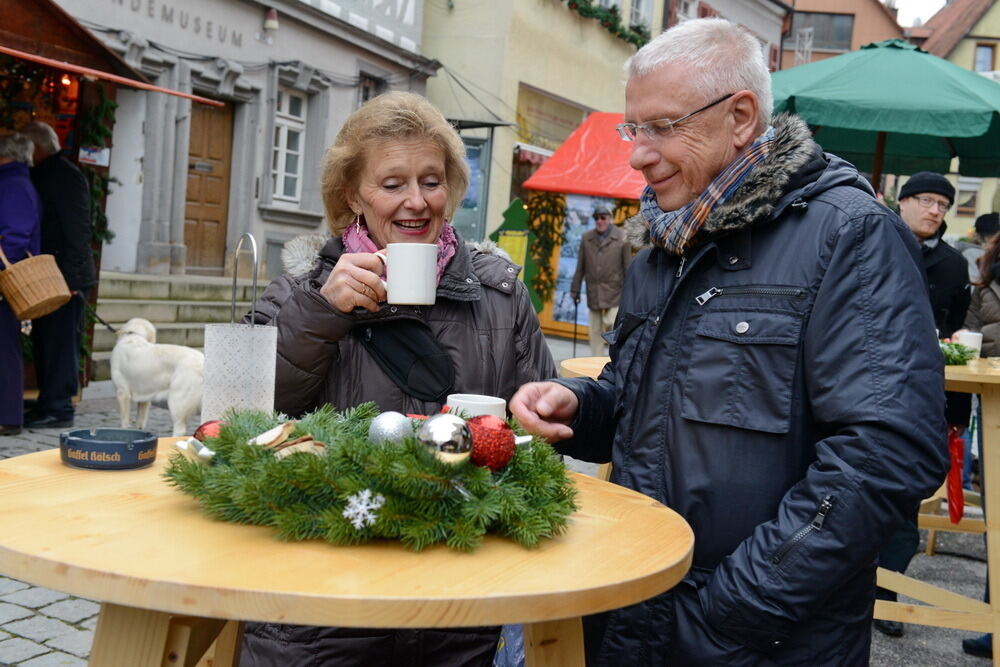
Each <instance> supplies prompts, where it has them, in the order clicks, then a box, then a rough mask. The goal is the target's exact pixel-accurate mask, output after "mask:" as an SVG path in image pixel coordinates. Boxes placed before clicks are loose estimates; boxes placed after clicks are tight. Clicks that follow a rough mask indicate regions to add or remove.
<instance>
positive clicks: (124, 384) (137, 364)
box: [111, 317, 205, 436]
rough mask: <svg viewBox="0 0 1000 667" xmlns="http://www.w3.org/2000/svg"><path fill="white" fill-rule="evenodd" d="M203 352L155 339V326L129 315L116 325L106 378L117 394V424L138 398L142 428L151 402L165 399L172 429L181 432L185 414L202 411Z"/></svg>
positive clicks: (125, 422) (127, 415)
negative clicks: (116, 335)
mask: <svg viewBox="0 0 1000 667" xmlns="http://www.w3.org/2000/svg"><path fill="white" fill-rule="evenodd" d="M204 366H205V355H203V354H202V353H201V352H199V351H198V350H192V349H191V348H189V347H184V346H183V345H160V344H157V343H156V327H154V326H153V325H152V324H151V323H150V322H149V320H144V319H143V318H141V317H133V318H132V319H131V320H129V321H128V322H126V323H125V324H124V325H122V327H121V329H119V330H118V342H117V343H115V347H114V349H113V350H112V351H111V380H112V382H114V383H115V390H116V393H117V394H118V411H119V412H120V413H121V418H122V428H128V426H129V421H130V419H129V418H130V415H131V412H132V403H133V402H135V403H138V404H139V408H138V410H137V412H136V422H137V425H138V427H139V428H141V429H144V428H146V419H147V418H148V417H149V404H150V403H164V402H165V403H166V404H167V408H168V409H169V410H170V418H171V419H172V420H173V422H174V433H173V434H174V435H175V436H178V435H185V434H186V432H187V420H188V417H190V416H192V415H195V414H197V413H199V412H200V411H201V392H202V385H203V384H204V377H203V369H204Z"/></svg>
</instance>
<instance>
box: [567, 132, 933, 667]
mask: <svg viewBox="0 0 1000 667" xmlns="http://www.w3.org/2000/svg"><path fill="white" fill-rule="evenodd" d="M775 128H776V130H777V137H776V142H775V146H774V149H773V150H772V152H771V154H770V155H769V156H768V158H767V160H766V162H765V163H764V164H762V165H761V166H759V167H758V168H757V169H755V171H754V172H753V174H752V175H751V176H750V178H749V179H748V181H747V182H745V183H744V184H743V185H742V186H741V187H740V189H739V190H738V191H737V192H736V193H734V196H733V198H732V199H731V200H730V201H729V202H727V203H726V204H725V205H723V206H722V207H720V208H717V209H716V210H715V211H713V213H712V216H711V217H710V219H709V220H708V221H707V222H706V224H705V226H704V227H703V228H702V230H701V232H700V236H699V238H698V245H697V246H696V248H695V249H694V250H692V251H690V252H689V254H688V255H687V256H685V257H683V258H679V257H677V256H674V255H670V254H667V253H666V252H664V251H663V250H661V249H658V248H651V249H646V250H643V251H642V252H641V253H640V254H639V255H638V256H637V257H636V259H635V261H633V262H632V264H631V266H630V269H629V272H628V277H627V279H626V285H625V293H624V295H623V298H622V302H621V306H620V309H619V315H618V320H617V323H616V328H615V330H614V331H613V332H612V333H611V334H609V337H611V338H612V339H613V343H612V345H611V358H612V361H611V363H610V364H609V365H608V366H607V367H606V368H605V369H604V372H603V373H602V375H601V377H600V378H599V380H597V381H594V380H590V379H586V378H580V379H566V380H560V382H562V383H563V384H565V385H566V386H568V387H570V388H571V389H573V391H574V392H575V393H576V394H577V395H578V397H579V399H580V410H579V412H578V415H577V418H576V421H575V422H574V423H573V424H572V425H571V426H572V427H573V429H574V433H575V436H574V438H573V439H571V440H567V441H564V442H561V443H558V445H557V447H558V449H559V450H560V451H562V452H565V453H567V454H570V455H572V456H574V457H577V458H581V459H584V460H590V461H599V462H604V461H608V460H611V461H612V462H613V464H614V466H613V476H612V481H613V482H616V483H618V484H622V485H624V486H627V487H629V488H632V489H635V490H637V491H640V492H642V493H644V494H646V495H648V496H650V497H652V498H655V499H657V500H659V501H662V502H663V503H665V504H666V505H668V506H669V507H671V508H673V509H675V510H676V511H677V512H679V513H680V514H681V515H682V516H683V517H684V518H685V519H686V520H687V521H688V522H689V523H690V524H691V527H692V528H693V530H694V534H695V553H694V563H693V568H692V571H691V573H690V575H689V576H688V578H687V579H686V580H685V581H684V582H682V583H681V584H680V585H679V586H678V587H677V588H675V589H674V590H673V591H672V592H669V593H666V594H664V595H661V596H659V597H657V598H654V599H652V600H649V601H647V602H645V603H641V604H639V605H635V606H633V607H628V608H625V609H620V610H616V611H613V612H610V613H608V614H604V615H600V616H598V617H592V618H590V619H588V620H587V623H586V630H587V646H588V654H589V655H588V657H589V660H588V665H595V664H596V665H611V664H618V663H620V662H621V661H622V660H627V661H628V663H629V664H630V665H631V666H632V667H646V666H649V667H652V666H654V665H655V666H657V667H659V666H660V665H665V664H669V665H687V664H697V665H715V664H737V665H759V664H802V665H858V664H865V663H867V661H868V651H869V643H870V624H871V614H872V607H873V598H874V588H875V559H876V556H877V553H878V550H879V546H880V544H881V543H882V541H883V539H885V538H886V537H887V536H889V535H890V534H892V532H893V531H894V530H895V529H896V527H897V525H898V524H899V523H900V522H901V521H902V519H903V518H904V517H907V516H912V514H913V511H914V508H915V506H916V504H917V503H918V502H919V501H920V500H921V499H923V498H925V497H927V496H929V495H930V494H931V493H932V492H933V491H934V490H935V489H936V488H937V487H938V486H939V485H940V483H941V481H942V479H943V477H944V474H945V469H946V459H947V452H946V450H945V448H944V443H945V437H944V432H945V422H944V378H943V366H942V356H941V353H940V351H939V349H938V345H937V341H936V339H935V334H934V319H933V316H932V315H931V309H930V305H929V302H928V298H927V288H926V284H925V280H924V277H923V269H922V267H921V259H920V251H919V249H918V246H917V243H916V241H915V240H914V238H913V234H912V233H911V232H910V231H909V230H908V229H907V228H906V226H905V225H904V224H903V223H902V221H901V220H900V219H899V218H898V217H897V216H896V215H895V214H894V213H892V212H891V211H889V210H888V209H886V208H885V207H883V206H882V205H881V204H879V203H878V202H877V201H876V200H875V199H874V197H873V196H872V191H871V189H870V187H869V186H868V184H867V182H866V181H865V180H864V179H863V178H862V177H861V176H860V175H859V174H858V172H857V171H856V170H855V169H854V167H852V166H851V165H850V164H848V163H846V162H844V161H843V160H841V159H839V158H837V157H835V156H832V155H828V154H823V153H822V152H821V151H820V149H819V147H818V146H816V144H815V143H814V142H813V141H812V139H811V137H810V134H809V131H808V128H807V127H806V126H805V124H804V123H802V122H801V121H799V120H798V119H795V118H789V117H783V118H779V119H776V120H775Z"/></svg>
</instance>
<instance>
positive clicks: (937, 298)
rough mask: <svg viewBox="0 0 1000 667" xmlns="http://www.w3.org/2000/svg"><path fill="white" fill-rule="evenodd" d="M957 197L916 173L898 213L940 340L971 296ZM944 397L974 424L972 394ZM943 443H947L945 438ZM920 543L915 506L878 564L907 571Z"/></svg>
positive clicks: (951, 418) (937, 178) (959, 427)
mask: <svg viewBox="0 0 1000 667" xmlns="http://www.w3.org/2000/svg"><path fill="white" fill-rule="evenodd" d="M954 201H955V187H954V186H953V185H952V184H951V183H949V182H948V179H947V178H945V177H944V176H942V175H941V174H936V173H934V172H931V171H921V172H917V173H916V174H913V175H912V176H910V178H909V179H908V180H907V181H906V182H905V183H904V184H903V187H902V188H900V190H899V216H900V217H901V218H902V219H903V222H905V223H906V226H907V227H909V228H910V231H912V232H913V235H914V236H915V237H916V239H917V242H918V243H919V244H920V251H921V255H922V257H923V262H922V266H923V268H924V273H925V274H926V276H927V288H928V291H929V296H930V303H931V310H932V311H933V313H934V325H935V326H936V327H937V329H938V335H939V336H940V337H941V338H949V337H950V336H951V335H952V333H954V332H955V331H956V330H957V329H960V328H961V327H962V324H963V322H964V321H965V314H966V311H968V309H969V301H970V299H971V296H972V292H971V288H970V287H969V269H968V263H967V262H966V261H965V258H964V257H963V256H962V254H961V253H960V252H959V251H958V250H957V249H955V248H953V247H952V246H950V245H948V244H947V243H945V241H944V240H943V239H942V236H943V235H944V233H945V230H946V229H947V228H948V226H947V225H946V224H945V222H944V216H945V214H947V213H948V211H949V209H951V205H952V204H953V203H954ZM945 397H946V406H947V407H946V408H945V419H946V421H947V422H948V425H949V427H950V428H953V429H955V430H956V432H957V434H959V435H961V433H962V432H963V431H964V430H965V427H966V426H967V425H968V424H969V415H970V413H971V402H972V397H971V395H969V394H959V393H954V392H948V393H947V394H945ZM941 447H942V448H945V447H947V443H946V442H945V441H944V439H942V442H941ZM919 544H920V532H919V530H918V529H917V509H916V508H914V509H913V512H912V513H911V515H910V516H909V517H907V519H906V521H904V522H903V524H902V525H901V526H900V528H899V530H897V531H896V532H895V533H894V534H893V535H892V537H890V538H889V540H888V541H887V542H886V543H885V545H883V547H882V550H881V551H880V552H879V561H878V562H879V565H880V566H881V567H884V568H885V569H887V570H891V571H893V572H906V568H907V567H909V564H910V560H912V559H913V554H914V553H915V552H916V550H917V547H918V546H919ZM877 598H878V599H879V600H889V601H895V600H896V593H895V592H893V591H889V590H886V589H884V588H879V589H878V593H877ZM875 629H876V630H878V631H879V632H881V633H882V634H885V635H888V636H890V637H901V636H902V635H903V631H904V629H903V624H902V623H899V622H898V621H885V620H878V621H875Z"/></svg>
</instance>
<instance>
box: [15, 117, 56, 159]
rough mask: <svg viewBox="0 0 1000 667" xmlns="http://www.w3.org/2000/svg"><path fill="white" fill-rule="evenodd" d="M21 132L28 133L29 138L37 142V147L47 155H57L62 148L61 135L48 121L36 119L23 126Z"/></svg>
mask: <svg viewBox="0 0 1000 667" xmlns="http://www.w3.org/2000/svg"><path fill="white" fill-rule="evenodd" d="M21 132H23V133H24V134H26V135H28V138H29V139H31V141H32V143H34V144H35V148H37V149H38V150H40V151H41V152H42V154H43V155H44V156H45V157H48V156H50V155H55V154H56V153H58V152H59V149H60V148H61V146H60V145H59V135H57V134H56V131H55V130H53V129H52V126H51V125H49V124H48V123H43V122H42V121H40V120H36V121H34V122H33V123H28V124H27V125H25V126H24V127H22V128H21Z"/></svg>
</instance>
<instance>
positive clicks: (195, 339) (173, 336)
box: [93, 315, 205, 352]
mask: <svg viewBox="0 0 1000 667" xmlns="http://www.w3.org/2000/svg"><path fill="white" fill-rule="evenodd" d="M102 317H103V315H102ZM108 324H110V325H111V326H113V327H114V328H115V329H119V328H120V327H121V326H122V322H108ZM153 326H155V327H156V342H157V343H168V344H170V345H187V346H188V347H201V346H202V345H204V344H205V343H204V341H205V323H204V322H161V323H159V324H154V325H153ZM117 340H118V336H117V335H116V334H114V333H113V332H111V331H109V330H108V329H107V328H105V326H104V325H103V324H101V323H100V322H97V323H96V324H94V344H93V349H94V352H110V351H111V349H112V348H113V347H114V346H115V342H116V341H117Z"/></svg>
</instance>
